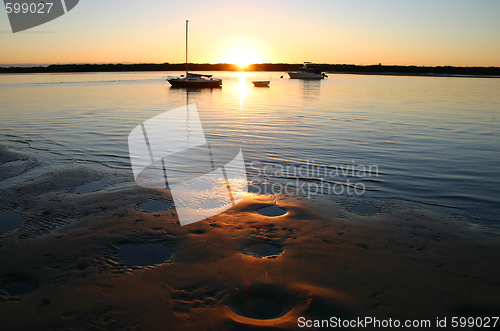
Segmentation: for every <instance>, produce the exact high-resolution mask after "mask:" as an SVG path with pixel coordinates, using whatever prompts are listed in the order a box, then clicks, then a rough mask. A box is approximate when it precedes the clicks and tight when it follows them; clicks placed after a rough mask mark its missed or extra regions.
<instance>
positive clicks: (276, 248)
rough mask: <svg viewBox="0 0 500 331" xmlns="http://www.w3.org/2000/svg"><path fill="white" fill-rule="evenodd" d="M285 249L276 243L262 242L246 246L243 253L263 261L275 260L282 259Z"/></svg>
mask: <svg viewBox="0 0 500 331" xmlns="http://www.w3.org/2000/svg"><path fill="white" fill-rule="evenodd" d="M283 252H284V248H283V247H282V246H280V245H278V244H276V243H267V242H260V243H254V244H250V245H248V246H246V247H245V248H244V249H243V251H242V253H243V254H245V255H250V256H254V257H259V258H263V259H266V258H267V259H274V258H277V257H280V256H281V255H282V254H283Z"/></svg>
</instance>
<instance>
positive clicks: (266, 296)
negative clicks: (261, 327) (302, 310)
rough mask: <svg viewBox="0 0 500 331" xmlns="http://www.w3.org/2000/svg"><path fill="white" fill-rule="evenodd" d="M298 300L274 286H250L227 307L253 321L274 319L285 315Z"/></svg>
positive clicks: (232, 299)
mask: <svg viewBox="0 0 500 331" xmlns="http://www.w3.org/2000/svg"><path fill="white" fill-rule="evenodd" d="M297 302H298V298H297V297H296V296H295V295H294V294H292V293H290V292H289V291H286V290H285V289H283V288H281V287H279V286H276V285H269V284H266V285H252V286H250V287H249V288H246V289H244V290H242V291H240V292H238V293H237V294H236V295H234V296H233V297H232V298H231V299H230V303H229V307H230V308H231V310H232V311H233V312H234V313H235V314H236V315H238V316H241V317H244V318H248V319H253V320H269V319H276V318H280V317H282V316H284V315H286V314H287V313H288V312H289V311H290V310H292V309H293V308H294V307H295V305H296V304H297Z"/></svg>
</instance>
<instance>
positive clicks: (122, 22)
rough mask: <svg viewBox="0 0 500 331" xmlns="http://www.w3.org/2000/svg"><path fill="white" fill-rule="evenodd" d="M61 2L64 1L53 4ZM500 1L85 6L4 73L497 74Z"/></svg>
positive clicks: (35, 34) (188, 0) (1, 39)
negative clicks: (484, 70)
mask: <svg viewBox="0 0 500 331" xmlns="http://www.w3.org/2000/svg"><path fill="white" fill-rule="evenodd" d="M54 1H57V0H54ZM499 17H500V1H498V0H483V1H473V0H471V1H465V0H447V1H439V0H434V1H427V0H406V1H400V0H392V1H388V0H383V1H381V0H378V1H374V0H357V1H356V0H354V1H344V0H343V1H338V0H310V1H299V0H286V1H285V0H265V1H264V0H253V1H235V0H232V1H227V0H214V1H202V0H185V1H173V0H168V1H167V0H146V1H143V2H139V1H132V0H105V1H102V0H101V1H98V0H82V1H80V2H79V4H78V5H77V6H76V7H75V8H74V9H73V10H71V11H70V12H68V13H67V14H66V15H64V16H62V17H59V18H57V19H55V20H53V21H51V22H49V23H46V24H44V25H41V26H38V27H35V28H32V29H29V30H26V31H24V32H19V33H15V34H13V33H12V31H11V28H10V25H9V21H8V17H7V14H6V12H5V8H2V9H1V10H0V50H1V51H0V65H6V64H9V65H11V64H28V63H29V64H50V63H163V62H169V63H178V62H184V24H185V20H186V19H189V20H190V34H189V36H190V44H189V46H190V52H189V61H190V62H200V63H221V62H231V63H235V62H238V61H240V62H252V63H254V62H255V63H257V62H273V63H277V62H288V63H301V62H304V61H312V62H318V63H351V64H378V63H382V64H387V65H389V64H396V65H429V66H436V65H454V66H500V19H499Z"/></svg>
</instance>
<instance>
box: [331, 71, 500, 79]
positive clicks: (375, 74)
mask: <svg viewBox="0 0 500 331" xmlns="http://www.w3.org/2000/svg"><path fill="white" fill-rule="evenodd" d="M326 73H327V74H333V75H371V76H403V77H404V76H409V77H458V78H500V75H458V74H446V73H445V74H433V73H428V74H418V73H415V74H413V73H403V72H339V71H327V72H326Z"/></svg>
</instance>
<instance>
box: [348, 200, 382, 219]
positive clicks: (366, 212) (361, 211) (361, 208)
mask: <svg viewBox="0 0 500 331" xmlns="http://www.w3.org/2000/svg"><path fill="white" fill-rule="evenodd" d="M348 209H349V211H351V212H353V213H356V214H358V215H363V216H372V215H375V214H377V213H378V209H377V207H375V206H374V205H370V204H367V203H360V204H356V205H352V206H350V207H348Z"/></svg>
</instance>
